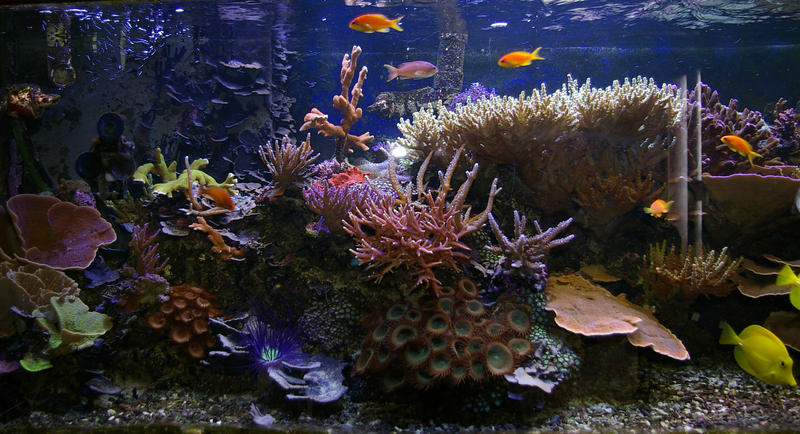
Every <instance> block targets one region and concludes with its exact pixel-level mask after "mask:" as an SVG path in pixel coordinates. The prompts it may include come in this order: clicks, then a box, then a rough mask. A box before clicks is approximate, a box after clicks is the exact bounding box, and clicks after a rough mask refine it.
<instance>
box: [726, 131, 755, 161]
mask: <svg viewBox="0 0 800 434" xmlns="http://www.w3.org/2000/svg"><path fill="white" fill-rule="evenodd" d="M720 140H722V143H724V144H726V145H728V147H729V148H730V149H731V151H735V152H737V153H738V154H739V155H741V156H743V157H747V159H748V160H750V165H751V166H752V165H753V156H756V157H761V154H758V153H756V152H754V151H753V148H752V147H750V144H749V143H747V140H745V139H743V138H741V137H739V136H733V135H729V136H722V138H721V139H720Z"/></svg>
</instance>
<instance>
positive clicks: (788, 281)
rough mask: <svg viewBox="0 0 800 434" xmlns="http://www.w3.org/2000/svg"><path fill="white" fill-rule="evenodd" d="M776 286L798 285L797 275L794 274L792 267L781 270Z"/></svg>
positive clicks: (785, 266)
mask: <svg viewBox="0 0 800 434" xmlns="http://www.w3.org/2000/svg"><path fill="white" fill-rule="evenodd" d="M775 284H776V285H778V286H785V285H798V286H800V283H798V278H797V275H796V274H794V273H793V272H792V267H790V266H788V265H784V266H783V268H781V272H780V273H778V279H777V280H775Z"/></svg>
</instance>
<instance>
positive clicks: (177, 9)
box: [175, 8, 183, 13]
mask: <svg viewBox="0 0 800 434" xmlns="http://www.w3.org/2000/svg"><path fill="white" fill-rule="evenodd" d="M175 12H177V13H181V12H183V8H175Z"/></svg>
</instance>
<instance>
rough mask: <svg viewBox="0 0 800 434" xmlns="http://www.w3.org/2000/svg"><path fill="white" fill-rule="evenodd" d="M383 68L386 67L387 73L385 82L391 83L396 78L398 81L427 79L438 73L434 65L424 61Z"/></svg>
mask: <svg viewBox="0 0 800 434" xmlns="http://www.w3.org/2000/svg"><path fill="white" fill-rule="evenodd" d="M383 66H385V67H386V71H387V72H388V73H389V79H388V80H386V81H392V80H394V79H395V78H397V77H400V80H408V79H412V78H414V79H420V78H428V77H431V76H433V74H436V73H437V72H439V69H438V68H436V65H434V64H432V63H430V62H426V61H424V60H415V61H413V62H406V63H401V64H400V65H398V66H397V67H394V66H392V65H383Z"/></svg>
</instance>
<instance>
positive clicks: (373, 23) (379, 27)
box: [350, 14, 403, 33]
mask: <svg viewBox="0 0 800 434" xmlns="http://www.w3.org/2000/svg"><path fill="white" fill-rule="evenodd" d="M402 19H403V17H402V16H400V17H397V18H395V19H393V20H390V19H389V18H386V16H385V15H381V14H364V15H359V16H357V17H355V18H353V21H350V28H351V29H353V30H358V31H359V32H364V33H372V32H378V33H387V32H388V31H389V29H395V30H397V31H398V32H402V31H403V29H402V27H400V25H399V24H398V21H400V20H402Z"/></svg>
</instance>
